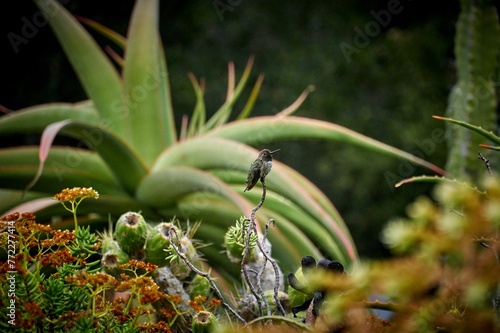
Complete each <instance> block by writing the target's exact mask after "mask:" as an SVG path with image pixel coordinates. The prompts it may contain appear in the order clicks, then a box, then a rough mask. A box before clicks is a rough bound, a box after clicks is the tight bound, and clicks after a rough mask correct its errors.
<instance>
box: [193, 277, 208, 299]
mask: <svg viewBox="0 0 500 333" xmlns="http://www.w3.org/2000/svg"><path fill="white" fill-rule="evenodd" d="M209 294H210V282H209V281H208V280H207V279H206V278H205V277H204V276H201V275H196V276H195V277H194V278H193V281H191V284H190V285H189V297H191V299H194V298H195V297H197V296H205V297H207V296H208V295H209Z"/></svg>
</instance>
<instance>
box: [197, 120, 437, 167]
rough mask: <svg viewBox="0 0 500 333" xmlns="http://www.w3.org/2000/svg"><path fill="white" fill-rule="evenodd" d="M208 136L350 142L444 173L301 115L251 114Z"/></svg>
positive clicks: (248, 141)
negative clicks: (248, 117) (252, 116)
mask: <svg viewBox="0 0 500 333" xmlns="http://www.w3.org/2000/svg"><path fill="white" fill-rule="evenodd" d="M207 135H208V136H213V137H220V138H226V139H230V140H235V141H238V142H243V143H246V144H249V145H257V146H258V145H262V144H264V143H269V142H273V141H278V140H287V139H293V140H297V139H304V138H307V139H323V140H335V141H340V142H343V143H347V144H352V145H356V146H360V147H363V148H367V149H370V150H373V151H375V152H379V153H383V154H386V155H390V156H393V157H397V158H402V159H405V160H408V161H410V162H412V163H415V164H418V165H421V166H423V167H425V168H428V169H430V170H432V171H433V172H436V173H437V174H440V175H443V174H444V173H445V172H444V170H442V169H441V168H440V167H438V166H436V165H434V164H432V163H429V162H427V161H425V160H423V159H421V158H419V157H416V156H414V155H412V154H409V153H407V152H405V151H402V150H400V149H397V148H394V147H392V146H389V145H387V144H385V143H382V142H380V141H377V140H375V139H372V138H369V137H367V136H365V135H362V134H360V133H357V132H355V131H353V130H350V129H348V128H345V127H343V126H340V125H337V124H332V123H328V122H325V121H321V120H316V119H309V118H303V117H276V116H264V117H254V118H251V119H247V120H246V121H244V122H243V121H237V122H232V123H229V124H226V125H225V126H221V127H219V128H216V129H214V130H213V131H210V132H209V133H207Z"/></svg>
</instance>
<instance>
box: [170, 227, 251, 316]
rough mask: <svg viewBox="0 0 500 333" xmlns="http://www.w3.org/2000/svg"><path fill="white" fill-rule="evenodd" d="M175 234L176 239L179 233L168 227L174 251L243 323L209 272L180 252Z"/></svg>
mask: <svg viewBox="0 0 500 333" xmlns="http://www.w3.org/2000/svg"><path fill="white" fill-rule="evenodd" d="M174 235H175V238H176V239H179V235H178V234H177V231H175V229H174V228H170V230H169V232H168V239H169V240H170V245H172V248H173V249H174V251H175V253H176V254H177V255H178V256H179V257H180V258H181V259H182V260H183V261H184V262H185V263H186V265H188V267H189V268H191V270H192V271H193V272H195V273H196V274H198V275H201V276H203V277H204V278H205V279H207V280H208V282H209V283H210V286H211V287H212V288H213V289H214V291H215V293H216V294H217V296H218V297H219V299H220V300H221V301H222V305H223V306H224V307H225V308H226V309H227V310H229V311H230V312H231V313H232V314H233V315H234V316H235V317H236V318H238V319H239V320H240V321H241V322H243V323H246V320H245V319H243V317H241V316H240V315H239V314H238V312H236V310H234V309H233V308H232V307H231V306H230V305H229V304H228V303H227V302H226V301H225V300H224V297H223V296H222V293H221V292H220V290H219V288H218V287H217V285H216V284H215V281H214V280H213V279H212V278H211V277H210V274H208V273H206V272H203V271H201V270H199V269H198V268H196V267H195V266H194V265H193V264H192V263H191V262H190V261H189V259H188V257H187V256H186V255H185V254H184V253H182V251H181V250H180V248H179V247H177V245H176V243H175V242H174V237H173V236H174Z"/></svg>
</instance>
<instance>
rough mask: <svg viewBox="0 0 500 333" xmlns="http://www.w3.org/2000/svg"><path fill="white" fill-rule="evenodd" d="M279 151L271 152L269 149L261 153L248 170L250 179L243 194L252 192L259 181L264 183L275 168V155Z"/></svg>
mask: <svg viewBox="0 0 500 333" xmlns="http://www.w3.org/2000/svg"><path fill="white" fill-rule="evenodd" d="M278 150H279V149H276V150H274V151H270V150H269V149H262V150H261V151H260V153H259V157H257V159H256V160H255V161H253V163H252V165H250V169H248V177H247V180H246V182H245V183H246V184H247V187H246V188H245V190H244V191H243V192H246V191H250V190H251V189H252V188H253V187H254V186H255V184H257V182H258V181H259V179H260V180H261V181H262V180H264V179H265V178H266V176H267V174H268V173H269V172H270V171H271V168H272V167H273V154H274V153H275V152H277V151H278Z"/></svg>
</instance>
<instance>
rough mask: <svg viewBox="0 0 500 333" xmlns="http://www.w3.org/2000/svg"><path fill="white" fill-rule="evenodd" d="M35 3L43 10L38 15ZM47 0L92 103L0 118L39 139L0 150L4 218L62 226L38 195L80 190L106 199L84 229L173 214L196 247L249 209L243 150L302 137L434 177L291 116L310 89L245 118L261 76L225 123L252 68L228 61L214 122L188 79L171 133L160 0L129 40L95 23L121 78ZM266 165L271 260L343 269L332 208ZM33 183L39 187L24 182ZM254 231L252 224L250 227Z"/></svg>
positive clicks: (140, 6)
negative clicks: (337, 264)
mask: <svg viewBox="0 0 500 333" xmlns="http://www.w3.org/2000/svg"><path fill="white" fill-rule="evenodd" d="M36 3H37V4H39V5H40V8H41V9H42V11H43V10H44V8H46V7H44V6H42V5H41V2H39V1H36ZM49 3H50V7H53V8H57V10H58V15H48V16H47V20H48V22H49V24H50V25H51V27H52V28H53V30H54V32H55V34H56V36H57V38H58V40H59V42H60V43H61V45H62V47H63V49H64V51H65V53H66V55H67V57H68V59H69V60H70V62H71V64H72V66H73V68H74V69H75V71H76V73H77V75H78V77H79V79H80V81H81V84H82V86H83V88H84V90H85V91H86V93H87V95H88V97H89V99H90V100H89V101H85V102H82V103H80V104H75V105H68V104H49V105H44V106H38V107H34V108H29V109H26V110H20V111H19V112H16V113H13V114H11V115H7V116H5V117H2V119H1V121H0V130H1V132H2V133H5V134H9V133H14V132H15V133H19V132H21V133H26V132H37V133H42V140H41V145H40V147H39V149H35V148H33V147H31V148H16V149H5V150H1V151H0V166H1V167H0V187H1V188H2V192H1V193H2V195H3V196H5V197H7V198H8V200H2V207H1V209H0V210H2V211H6V210H10V209H15V207H17V205H20V204H26V203H28V204H29V205H28V206H24V207H34V205H35V203H36V204H37V205H36V209H37V210H40V209H42V208H44V209H42V210H40V211H38V212H37V216H38V217H39V219H41V220H46V219H48V218H49V217H52V216H54V215H63V218H64V217H65V213H64V212H61V211H60V210H59V209H57V208H54V207H52V206H51V202H50V201H47V200H46V198H47V194H48V193H54V192H56V191H57V190H58V189H59V188H60V187H65V186H68V187H71V186H74V184H75V183H78V184H82V185H83V186H94V187H95V188H96V189H98V190H99V192H100V193H101V194H102V195H103V197H104V200H99V201H97V202H93V203H91V204H88V205H85V207H84V208H83V209H81V210H80V211H79V212H80V213H81V214H82V215H86V214H90V213H92V214H91V215H87V217H88V222H89V223H90V222H92V223H95V222H105V221H107V220H108V216H109V215H111V216H112V217H113V218H116V217H118V216H119V215H121V214H122V213H123V212H124V211H141V212H142V213H143V214H144V216H146V217H147V218H148V219H152V220H157V221H158V220H170V219H171V218H172V217H173V216H179V217H181V218H182V219H183V220H187V219H188V218H189V219H192V220H202V221H203V222H202V225H201V226H200V231H202V232H200V235H202V237H203V239H202V240H203V241H204V242H205V243H209V242H214V243H217V244H220V243H222V239H223V235H224V234H225V231H226V229H227V227H228V226H229V225H230V224H231V221H234V219H236V218H238V217H239V216H241V215H242V214H243V215H245V216H249V215H250V214H249V213H250V207H252V206H253V205H255V203H256V202H257V201H258V198H256V197H255V196H254V194H253V193H248V194H247V193H245V194H243V193H242V189H241V185H242V184H244V179H245V176H246V172H247V170H248V166H249V165H250V163H251V162H252V161H253V160H254V159H255V157H256V150H254V149H253V148H251V147H250V145H252V146H263V145H267V144H270V143H273V142H277V141H280V140H290V139H302V138H307V139H311V138H312V139H321V140H333V141H340V142H345V143H349V144H352V145H358V146H360V147H365V148H368V149H371V150H374V151H376V152H380V153H384V154H388V155H389V156H393V157H398V158H403V159H406V160H408V161H412V162H414V163H417V164H420V165H423V166H424V167H428V168H431V169H432V170H434V171H436V172H438V173H439V172H441V170H440V169H439V168H437V167H435V166H433V165H432V164H429V163H426V162H425V161H423V160H422V159H419V158H417V157H415V156H412V155H411V154H407V153H404V152H402V151H400V150H398V149H395V148H393V147H390V146H387V145H384V144H382V143H380V142H377V141H375V140H371V139H369V138H367V137H365V136H363V135H360V134H358V133H356V132H353V131H350V130H348V129H346V128H344V127H342V126H338V125H335V124H331V123H327V122H323V121H318V120H312V119H308V118H302V117H292V116H290V115H291V114H292V113H293V112H294V111H295V110H296V109H297V108H298V107H299V106H300V104H301V103H302V101H303V99H304V97H305V95H306V94H307V93H306V94H305V95H303V96H301V97H300V98H299V99H298V100H297V102H295V103H294V104H292V106H291V107H290V108H287V109H286V112H284V113H281V114H278V115H276V116H267V117H254V118H247V117H248V116H249V114H250V110H251V106H252V105H254V102H255V98H256V95H257V92H258V91H259V85H260V83H259V82H261V81H259V80H258V81H257V83H256V84H255V86H254V89H253V90H252V93H251V94H250V97H249V99H248V100H247V103H246V104H245V105H246V106H245V107H244V109H243V111H242V112H241V113H240V115H241V116H240V117H238V118H237V120H236V121H229V120H231V118H234V117H233V116H232V112H233V111H234V110H233V108H234V107H235V105H237V104H236V102H237V100H238V99H239V98H240V97H241V96H244V94H243V91H244V89H245V86H246V84H247V83H248V82H249V81H250V79H251V77H250V73H251V68H252V60H251V61H249V63H248V65H247V66H246V68H245V70H244V72H243V74H242V76H241V78H240V80H239V81H238V80H237V79H236V70H235V66H234V65H233V64H232V63H231V64H230V65H229V73H228V89H227V96H226V100H225V101H224V103H223V104H222V106H220V108H218V109H217V110H215V112H213V114H212V116H211V117H209V116H208V114H209V113H208V112H207V110H206V107H205V101H204V97H203V93H204V90H203V85H202V84H200V83H199V82H198V81H197V80H196V79H195V78H194V77H191V78H192V83H193V87H194V90H195V92H196V96H197V99H196V106H195V110H194V111H193V114H192V116H191V119H189V117H185V118H184V121H183V122H182V125H181V128H180V129H179V130H177V129H176V128H175V127H174V123H173V121H172V119H173V114H174V113H173V110H172V107H171V93H170V82H169V79H170V76H169V73H168V71H167V66H166V60H165V57H164V54H163V50H162V47H161V44H160V39H159V36H158V32H157V30H158V18H157V7H158V2H157V1H152V2H146V1H138V2H137V3H136V6H135V9H134V12H133V15H132V18H131V24H130V29H129V35H128V36H127V38H126V39H125V38H119V37H118V38H117V36H116V34H114V35H113V34H110V33H109V31H106V30H105V29H103V28H102V26H98V25H95V24H94V25H93V28H95V29H97V30H98V31H100V32H102V33H103V34H105V35H107V36H110V37H111V36H112V40H113V41H115V42H117V44H118V46H119V47H123V48H124V49H125V52H124V59H121V58H120V56H119V55H118V56H115V57H114V59H116V60H118V62H119V63H120V64H122V65H123V69H122V71H121V73H119V71H118V70H116V68H115V66H114V65H113V64H112V62H111V60H110V59H109V58H108V57H106V56H105V54H104V52H103V51H102V50H101V49H100V48H99V47H98V46H97V45H96V43H95V41H94V40H93V39H92V38H91V36H90V35H89V34H88V33H87V32H86V31H85V30H84V29H83V27H82V26H81V25H80V23H79V22H78V21H77V20H76V19H75V18H74V17H72V16H71V15H70V14H69V13H68V12H67V11H66V10H65V9H64V8H63V7H62V6H60V5H58V4H57V3H56V2H55V1H49ZM86 22H89V21H88V20H87V21H86ZM308 91H309V90H308ZM42 114H43V117H41V115H42ZM35 119H36V120H39V121H36V120H35ZM32 120H33V121H32ZM177 132H179V135H177ZM58 134H62V135H65V136H70V137H72V138H75V139H77V140H79V141H80V142H82V143H84V144H85V146H86V147H87V148H89V150H81V149H76V148H61V147H57V146H54V145H53V140H54V138H55V137H56V136H57V135H58ZM40 161H41V163H40ZM39 164H40V165H39ZM275 164H276V165H275V167H274V172H273V175H272V176H271V177H270V178H269V179H268V183H269V188H270V195H269V197H272V196H274V198H275V199H276V200H274V201H273V204H272V205H268V207H267V208H268V209H267V210H266V211H261V212H259V213H258V216H257V220H258V221H266V220H269V218H276V221H277V225H278V227H279V228H280V229H281V230H282V232H281V233H275V234H272V235H270V237H269V238H270V241H271V242H272V243H273V244H275V249H276V251H275V253H276V258H277V259H278V260H280V261H281V262H282V263H283V265H284V266H288V267H291V266H292V265H293V264H294V262H296V261H297V260H299V259H300V258H301V256H303V255H306V254H310V253H317V252H319V251H323V252H325V253H328V254H329V255H330V256H332V257H336V258H338V259H340V260H342V261H344V262H345V263H346V265H348V263H349V262H350V261H351V260H353V259H355V258H356V257H357V253H356V249H355V247H354V245H353V242H352V239H351V237H350V234H349V232H348V231H347V228H346V227H345V225H344V222H343V221H342V219H341V217H340V216H339V214H338V213H337V212H336V210H335V208H334V207H333V205H332V204H331V202H330V201H329V200H328V199H327V198H326V196H325V195H324V194H323V193H321V192H320V191H319V190H318V189H317V188H316V187H315V186H314V185H312V184H311V183H310V182H309V181H307V180H306V179H305V178H304V177H303V176H301V175H299V174H298V173H296V172H295V171H294V170H292V169H290V168H288V167H287V166H286V165H283V164H281V163H279V162H276V163H275ZM36 169H38V173H37V174H36V177H35V170H36ZM33 177H35V180H36V181H34V182H31V181H32V180H33ZM30 182H31V183H30ZM27 184H31V185H32V187H30V192H28V195H27V196H25V197H24V198H21V197H20V196H18V197H14V195H18V194H20V193H21V192H24V190H25V189H26V185H27ZM34 200H36V201H34ZM23 209H26V208H23ZM28 209H35V208H28ZM278 211H279V212H278ZM278 217H279V219H278ZM261 223H262V222H261ZM63 225H64V224H61V226H63ZM64 226H65V225H64ZM262 227H263V225H262V224H259V229H261V228H262ZM318 246H319V247H320V248H319V249H318ZM289 247H290V248H291V247H293V248H294V251H293V252H292V253H290V252H288V251H287V250H286V248H289ZM202 251H203V252H204V254H205V256H206V258H207V260H208V262H209V264H210V265H211V266H212V267H213V268H214V269H218V270H220V272H221V274H222V275H223V277H224V278H226V279H234V276H231V275H233V274H227V273H225V270H224V269H222V268H223V267H222V266H221V260H222V259H221V258H222V256H221V255H220V254H218V253H217V252H216V251H208V250H207V249H202Z"/></svg>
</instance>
